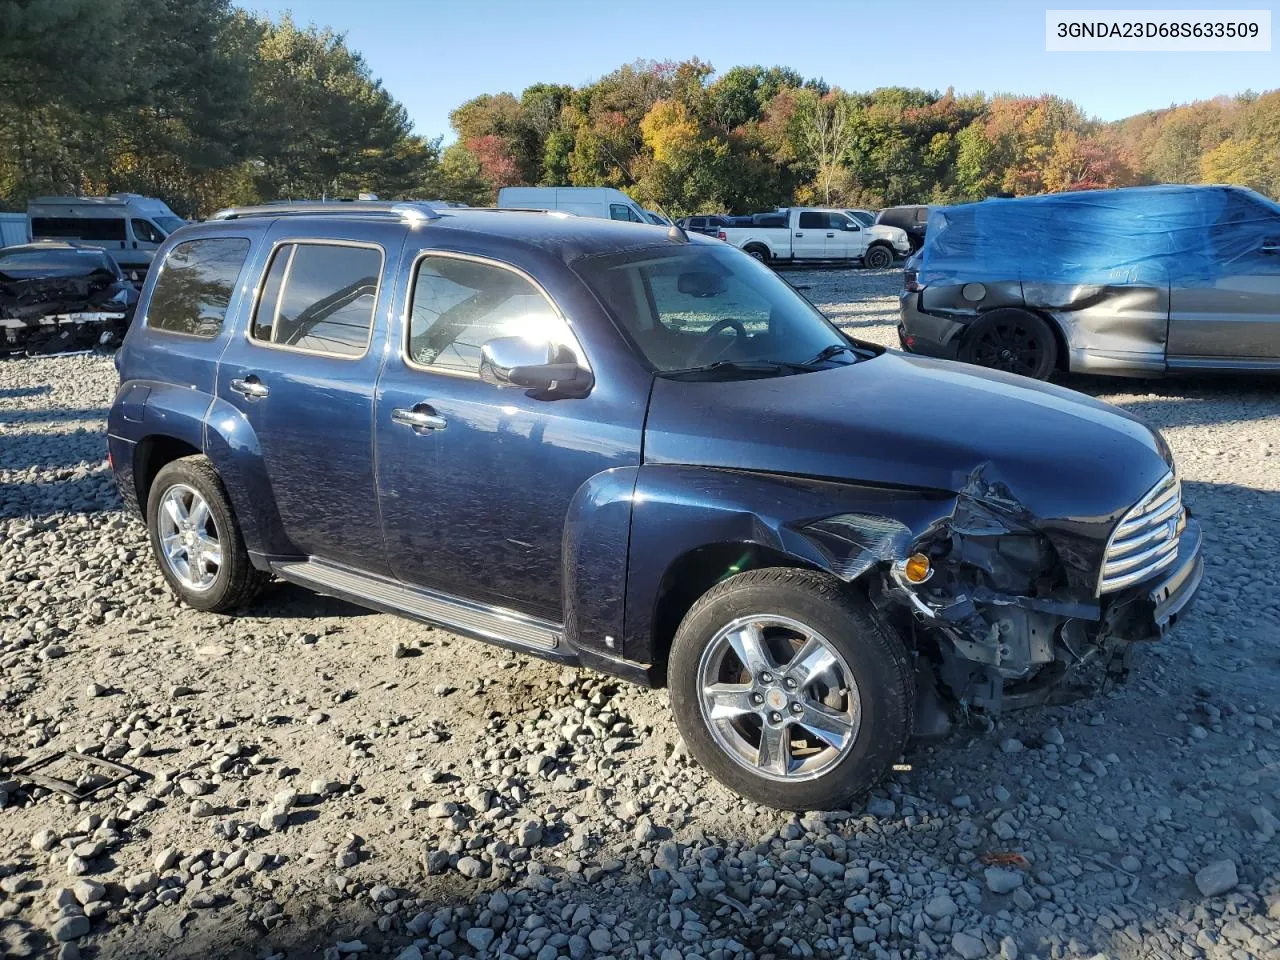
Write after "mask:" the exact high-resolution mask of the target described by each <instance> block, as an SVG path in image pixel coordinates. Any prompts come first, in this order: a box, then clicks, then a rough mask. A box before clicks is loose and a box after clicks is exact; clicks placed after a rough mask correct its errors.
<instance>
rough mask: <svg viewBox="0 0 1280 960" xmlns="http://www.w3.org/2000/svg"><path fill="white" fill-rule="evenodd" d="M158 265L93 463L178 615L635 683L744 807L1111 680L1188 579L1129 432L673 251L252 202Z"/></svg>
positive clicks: (664, 246)
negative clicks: (503, 650) (432, 627)
mask: <svg viewBox="0 0 1280 960" xmlns="http://www.w3.org/2000/svg"><path fill="white" fill-rule="evenodd" d="M157 263H158V264H159V267H158V269H155V270H153V271H152V273H151V275H150V276H149V278H148V280H147V284H146V287H145V289H144V291H143V294H142V299H141V302H140V307H139V312H138V317H139V320H138V321H137V322H135V323H134V325H133V327H132V329H131V331H130V333H129V335H128V337H127V338H126V340H125V343H124V345H123V347H122V348H121V350H120V352H119V354H118V356H117V365H118V367H119V370H120V379H121V384H120V390H119V393H118V394H117V397H116V400H115V404H114V406H113V408H112V410H111V415H110V422H109V433H110V448H111V460H112V464H113V467H114V470H115V476H116V480H117V482H118V483H119V486H120V490H121V492H122V494H123V496H124V497H125V499H126V500H127V501H129V502H131V503H133V504H135V505H136V506H137V507H139V508H140V510H141V512H142V513H143V515H144V516H145V518H146V521H147V525H148V527H149V529H150V533H151V542H152V545H153V547H154V550H155V554H156V559H157V562H158V563H159V564H160V567H161V569H162V570H163V571H164V575H165V577H166V578H167V580H168V582H169V583H170V585H171V586H172V587H173V589H174V591H175V592H176V593H177V594H178V595H179V596H180V597H181V598H182V599H183V600H184V601H185V602H186V603H188V604H190V605H191V606H193V607H197V608H199V609H202V610H216V611H226V610H231V609H233V608H235V607H237V606H240V605H243V604H245V603H246V602H248V601H249V600H250V598H252V597H253V596H254V594H255V593H256V592H257V591H258V589H259V588H260V587H261V586H262V584H263V583H265V582H266V581H267V580H268V579H270V578H271V577H273V576H275V577H280V578H283V579H285V580H290V581H293V582H295V583H299V584H304V585H306V586H308V587H311V588H313V589H315V590H317V591H319V592H323V593H326V594H332V595H335V596H339V597H344V598H347V599H349V600H353V601H355V602H357V603H361V604H364V605H367V606H369V607H373V608H376V609H379V610H384V611H390V612H394V613H399V614H403V615H405V616H409V617H414V618H417V619H420V620H424V621H429V622H431V623H436V624H441V625H444V626H446V627H448V628H449V629H452V630H456V631H458V632H460V633H464V634H468V635H471V636H473V637H477V638H480V639H482V640H486V641H490V642H493V643H498V644H502V645H504V646H508V647H513V648H515V649H518V650H521V651H525V652H528V653H533V654H537V655H540V656H544V657H549V658H552V659H555V660H559V661H563V662H566V663H571V664H581V665H584V666H589V667H593V668H595V669H598V670H602V671H605V672H608V673H611V674H615V675H617V676H619V677H623V678H626V679H628V680H633V681H636V682H639V683H652V684H661V683H665V684H667V685H668V686H669V687H670V690H671V701H672V706H673V709H674V711H675V715H676V719H677V721H678V723H679V726H680V729H681V731H682V733H683V735H684V737H685V739H686V741H687V743H688V746H689V748H690V750H691V751H692V752H693V754H694V755H695V756H696V757H697V758H698V759H699V760H701V761H702V763H704V764H705V765H706V766H707V767H708V768H709V769H710V770H711V771H712V772H713V773H714V774H715V775H716V776H717V777H719V778H720V779H721V780H722V781H724V782H725V783H726V784H728V785H730V786H731V787H733V788H735V789H736V790H738V791H740V792H741V793H742V794H745V795H746V796H749V797H751V798H753V799H755V800H758V801H760V802H763V803H767V804H772V805H775V806H778V807H785V808H792V809H816V808H824V807H832V806H839V805H842V804H844V803H846V802H847V800H848V799H849V798H850V796H851V795H853V794H854V793H856V792H857V791H859V790H861V789H863V788H865V787H866V786H868V785H869V784H870V783H872V782H873V781H874V780H875V778H876V777H878V776H879V775H880V774H882V773H883V772H884V771H885V770H886V769H887V768H888V767H889V766H890V765H892V764H893V763H894V762H895V761H896V760H897V759H898V758H899V757H900V755H901V751H902V750H903V747H904V745H905V743H906V742H907V740H908V738H909V736H910V735H911V734H912V732H913V730H914V731H916V732H928V731H935V732H936V731H937V730H938V729H945V721H946V718H947V713H946V708H947V707H948V706H956V707H959V708H962V709H965V710H973V709H979V710H984V711H987V712H989V713H995V712H998V711H999V710H1000V709H1001V708H1002V707H1003V708H1008V707H1011V706H1016V705H1023V704H1028V703H1038V702H1044V701H1045V700H1047V699H1049V698H1050V697H1054V696H1057V695H1059V694H1061V692H1062V691H1063V690H1065V689H1067V688H1069V687H1074V686H1075V685H1076V684H1075V682H1074V681H1073V678H1075V679H1076V680H1078V679H1079V676H1080V670H1081V667H1082V665H1084V664H1087V663H1089V662H1090V661H1093V662H1094V663H1098V664H1102V665H1106V666H1109V667H1111V668H1112V670H1113V672H1114V671H1123V669H1124V667H1125V665H1126V664H1127V662H1128V657H1129V654H1130V652H1131V651H1132V650H1133V649H1134V648H1135V646H1136V645H1137V643H1138V642H1139V641H1144V640H1150V639H1156V638H1158V637H1160V636H1161V635H1162V634H1163V633H1164V632H1165V631H1166V630H1167V629H1168V628H1169V627H1170V626H1171V625H1172V624H1173V622H1174V621H1175V619H1177V617H1178V616H1179V614H1180V613H1181V612H1182V611H1183V610H1184V609H1185V608H1186V606H1187V603H1188V602H1189V600H1190V599H1191V597H1192V595H1193V594H1194V592H1195V590H1196V587H1197V585H1198V583H1199V580H1200V577H1201V572H1202V569H1203V566H1202V562H1201V559H1200V555H1199V552H1200V542H1201V536H1200V531H1199V527H1198V525H1197V524H1196V523H1195V522H1194V521H1193V520H1191V519H1190V518H1189V515H1188V513H1187V511H1186V510H1185V509H1184V507H1183V504H1182V500H1181V492H1180V487H1179V484H1178V481H1177V479H1176V477H1175V475H1174V472H1173V463H1172V459H1171V457H1170V455H1169V451H1168V448H1167V447H1166V445H1165V444H1164V442H1163V440H1162V439H1161V438H1160V437H1159V435H1157V434H1155V433H1153V432H1152V431H1151V430H1149V429H1147V428H1146V427H1144V426H1143V425H1141V424H1140V423H1138V422H1137V421H1136V420H1134V419H1132V418H1130V417H1129V416H1127V415H1126V414H1124V413H1122V412H1120V411H1118V410H1115V409H1113V408H1111V407H1109V406H1107V405H1105V404H1103V403H1099V402H1097V401H1094V400H1091V399H1089V398H1086V397H1083V396H1080V395H1078V394H1075V393H1072V392H1070V391H1067V390H1063V389H1060V388H1057V387H1053V386H1049V385H1045V384H1039V383H1035V382H1033V381H1031V380H1027V379H1023V378H1020V377H1015V376H1012V375H1009V374H1001V373H997V372H994V371H986V370H980V369H977V368H973V367H964V366H960V365H958V364H952V363H948V362H945V361H936V360H928V359H923V358H914V357H907V356H904V355H902V354H899V353H896V352H892V351H886V350H883V349H881V348H879V347H874V346H871V345H868V344H865V343H861V342H858V341H854V340H850V339H849V338H847V337H845V336H844V335H842V334H841V333H840V332H839V331H838V330H836V329H835V328H834V327H833V326H832V325H831V324H830V323H828V322H827V321H826V320H825V319H824V318H823V317H822V315H821V314H819V313H818V311H817V310H815V309H814V308H813V307H812V306H811V305H810V304H809V303H808V302H806V301H805V300H804V299H803V298H801V297H800V295H799V294H797V293H796V292H795V291H794V290H793V289H792V288H791V287H790V286H788V285H787V284H786V283H785V282H784V281H783V280H781V279H779V278H778V277H777V276H775V275H774V274H773V273H772V272H771V271H770V270H769V269H768V268H766V267H764V266H761V265H760V264H758V263H756V262H755V261H754V260H752V259H751V258H750V257H748V256H746V255H745V254H743V253H741V252H740V251H738V250H735V249H734V248H732V247H729V246H727V245H725V244H723V243H720V242H718V241H716V240H712V239H709V238H705V237H700V236H697V235H687V234H685V233H684V232H683V231H682V230H680V229H679V228H678V227H671V228H662V227H655V226H641V225H635V224H621V223H612V222H610V221H603V220H592V219H586V218H577V217H570V216H565V215H562V214H547V213H532V212H512V211H488V210H467V209H449V210H447V211H446V210H441V211H436V210H433V209H432V208H430V207H429V206H426V205H424V204H385V203H363V204H316V205H296V204H294V205H279V206H269V207H256V208H247V209H237V210H229V211H224V212H223V213H221V214H219V215H218V216H217V217H215V218H214V219H212V220H210V221H208V222H205V223H202V224H198V225H194V226H189V227H184V228H183V229H181V230H179V231H178V232H177V233H175V234H174V235H173V236H172V237H171V238H169V240H168V241H167V242H166V243H165V245H164V247H163V248H162V250H161V251H160V254H159V256H158V258H157Z"/></svg>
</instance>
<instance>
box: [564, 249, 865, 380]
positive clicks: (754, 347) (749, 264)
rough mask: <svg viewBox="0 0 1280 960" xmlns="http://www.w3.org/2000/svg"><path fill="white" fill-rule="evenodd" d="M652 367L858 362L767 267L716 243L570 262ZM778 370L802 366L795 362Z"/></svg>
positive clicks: (845, 341) (676, 368) (837, 334)
mask: <svg viewBox="0 0 1280 960" xmlns="http://www.w3.org/2000/svg"><path fill="white" fill-rule="evenodd" d="M572 266H573V269H574V270H575V271H576V272H577V273H578V275H579V276H580V277H582V279H583V280H584V281H585V282H586V284H587V286H589V287H590V288H591V290H592V291H593V292H594V293H595V295H596V296H597V297H598V298H599V299H600V302H601V303H603V304H604V305H605V306H606V307H607V308H608V309H609V311H610V312H611V313H612V314H613V315H614V317H615V318H616V319H617V320H618V323H619V324H620V325H621V326H622V328H623V329H624V330H625V332H626V333H627V335H628V336H630V338H631V339H632V341H633V342H634V343H635V345H636V346H637V347H638V348H639V349H640V352H641V353H643V354H644V356H645V358H646V359H647V360H648V361H649V363H650V364H652V365H653V367H654V368H655V369H657V370H658V371H659V372H666V373H670V372H674V371H684V370H690V369H692V368H696V367H705V366H708V365H710V364H714V363H721V364H725V365H728V364H751V363H766V364H769V363H773V364H807V363H810V362H812V361H814V360H815V358H817V357H819V355H821V354H822V353H823V351H824V350H828V348H832V352H833V353H834V354H840V355H839V356H835V357H834V358H831V359H828V358H827V357H823V362H822V363H821V364H819V365H817V366H815V367H814V369H820V368H821V366H823V365H827V364H828V363H829V364H836V363H849V362H852V361H853V360H856V359H858V357H857V356H855V355H853V353H852V352H850V351H849V347H850V341H849V340H848V339H847V338H845V337H844V336H842V335H841V333H840V332H839V331H838V330H837V329H836V328H835V327H833V326H832V325H831V324H830V323H829V322H828V321H827V320H826V319H825V318H824V317H823V316H822V314H820V313H819V312H818V311H817V310H816V309H814V307H813V306H811V305H810V304H809V302H808V301H807V300H805V299H804V298H803V297H801V296H800V295H799V294H798V293H796V292H795V290H793V289H792V288H791V286H790V285H789V284H787V283H786V281H784V280H782V279H781V278H780V277H779V276H778V275H777V274H776V273H774V272H773V271H772V270H770V269H769V268H768V267H766V266H764V265H763V264H761V263H758V262H757V261H755V260H753V259H752V258H751V257H749V256H747V255H746V254H745V253H742V252H741V251H740V250H737V249H736V248H733V247H728V246H725V245H723V244H700V243H694V244H668V245H666V246H661V247H648V248H645V249H642V250H630V251H627V252H625V253H618V254H607V255H602V256H594V257H584V258H582V259H581V260H578V261H577V262H575V263H574V264H572ZM773 372H775V373H800V372H804V371H803V369H802V368H799V367H788V368H786V369H785V370H776V371H773Z"/></svg>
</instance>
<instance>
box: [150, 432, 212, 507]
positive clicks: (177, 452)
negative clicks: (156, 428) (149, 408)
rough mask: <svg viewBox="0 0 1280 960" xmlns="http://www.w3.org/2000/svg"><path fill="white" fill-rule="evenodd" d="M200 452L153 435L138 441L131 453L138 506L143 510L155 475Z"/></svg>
mask: <svg viewBox="0 0 1280 960" xmlns="http://www.w3.org/2000/svg"><path fill="white" fill-rule="evenodd" d="M200 453H201V451H200V450H199V449H198V448H197V447H195V446H193V445H192V444H190V443H188V442H187V441H186V440H179V439H178V438H177V437H170V436H167V435H164V434H153V435H151V436H149V437H144V438H143V439H141V440H139V441H138V444H137V446H136V447H134V451H133V483H134V487H135V489H136V491H137V494H138V505H139V506H140V507H143V508H145V506H146V503H147V498H148V497H149V496H150V494H151V484H153V483H154V482H155V479H156V475H157V474H158V473H159V472H160V471H161V470H163V469H164V468H165V467H166V466H168V465H169V464H170V463H172V462H173V461H175V460H181V459H182V458H183V457H191V456H198V455H199V454H200Z"/></svg>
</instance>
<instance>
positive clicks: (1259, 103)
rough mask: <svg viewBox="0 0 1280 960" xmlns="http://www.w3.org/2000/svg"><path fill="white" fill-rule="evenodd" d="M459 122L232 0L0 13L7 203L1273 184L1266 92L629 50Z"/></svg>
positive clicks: (813, 199) (346, 53) (723, 195)
mask: <svg viewBox="0 0 1280 960" xmlns="http://www.w3.org/2000/svg"><path fill="white" fill-rule="evenodd" d="M450 121H451V124H452V126H453V129H454V133H455V134H456V140H455V142H453V143H452V144H451V145H450V146H449V147H448V148H442V138H434V139H431V138H426V137H422V136H420V135H417V134H415V133H414V132H413V128H412V124H411V123H410V121H409V119H408V116H407V114H406V112H405V110H404V107H403V106H402V105H401V104H400V103H399V102H398V101H397V100H396V99H395V98H394V97H393V96H392V95H391V94H390V93H389V92H388V91H387V90H386V89H384V88H383V87H382V85H381V83H380V82H379V81H378V80H377V79H375V78H374V77H373V75H372V73H371V71H370V69H369V67H368V65H367V64H366V63H365V61H364V60H363V58H362V57H361V56H360V55H359V53H357V52H355V51H353V50H351V49H350V48H349V47H348V46H347V45H346V43H345V41H344V39H343V37H342V36H341V35H339V34H336V33H334V32H332V31H331V30H327V29H317V28H314V27H307V28H303V27H300V26H298V25H297V24H295V23H294V22H293V21H292V20H290V19H288V18H285V19H283V20H282V21H280V22H278V23H276V22H272V21H270V20H266V19H263V18H261V17H258V16H255V15H253V14H250V13H246V12H244V11H242V10H238V9H236V8H234V7H232V6H231V5H230V3H229V0H0V206H8V207H12V208H15V209H22V208H23V207H24V206H25V203H26V201H27V199H29V198H30V197H32V196H36V195H40V194H47V193H68V192H70V193H80V194H93V193H106V192H115V191H120V190H128V191H135V192H138V193H143V194H148V195H152V196H159V197H162V198H164V199H165V200H166V201H168V202H169V203H170V205H171V206H173V207H174V209H175V210H177V211H178V212H179V213H182V214H185V215H188V216H203V215H207V214H208V213H210V212H212V211H213V210H215V209H217V208H219V207H222V206H227V205H230V204H235V203H252V202H257V201H261V200H271V199H283V198H295V199H296V198H319V197H322V196H355V195H356V194H358V193H360V192H366V191H368V192H374V193H377V194H378V195H379V196H382V197H388V198H391V197H394V198H400V197H417V198H431V199H435V198H438V199H447V200H455V201H459V202H464V203H469V204H472V205H480V204H489V203H492V202H493V201H494V197H495V194H496V191H497V190H498V189H500V188H501V187H504V186H512V185H519V184H555V185H576V186H615V187H619V188H621V189H623V190H625V191H627V192H628V193H629V194H631V195H632V196H634V197H635V198H636V199H637V200H639V201H640V202H641V203H642V204H644V205H645V206H650V207H660V208H661V209H664V210H666V211H667V212H668V213H669V214H671V215H672V216H681V215H685V214H690V213H699V212H721V211H725V212H732V213H737V212H747V211H751V210H760V209H768V208H772V207H774V206H780V205H787V204H791V203H816V204H823V205H827V204H831V205H842V206H851V205H857V206H866V207H880V206H887V205H890V204H895V203H908V202H925V203H930V202H931V203H947V202H959V201H965V200H977V199H981V198H983V197H987V196H991V195H994V194H1000V193H1005V194H1015V195H1022V194H1031V193H1042V192H1053V191H1060V190H1070V189H1090V188H1097V187H1109V186H1125V185H1131V184H1138V183H1155V182H1175V183H1195V182H1227V183H1240V184H1245V185H1248V186H1252V187H1255V188H1256V189H1258V190H1260V191H1262V192H1264V193H1267V194H1269V195H1271V196H1277V195H1280V90H1274V91H1270V92H1268V93H1264V94H1261V95H1258V94H1252V93H1250V94H1245V95H1242V96H1237V97H1220V98H1217V99H1215V100H1211V101H1204V102H1199V103H1194V104H1190V105H1185V106H1178V107H1172V108H1170V109H1167V110H1157V111H1150V112H1147V113H1142V114H1139V115H1137V116H1134V117H1130V118H1128V119H1126V120H1122V121H1118V122H1115V123H1100V122H1098V121H1095V120H1092V119H1091V118H1089V117H1088V116H1087V115H1086V114H1085V113H1084V112H1083V111H1082V110H1081V109H1080V108H1079V107H1078V106H1076V105H1075V104H1073V103H1071V102H1070V101H1067V100H1064V99H1062V98H1059V97H1055V96H1050V95H1045V96H1038V97H1025V96H1011V95H997V96H991V97H988V96H984V95H982V94H969V95H959V94H956V93H955V92H954V91H952V90H947V91H945V92H937V91H926V90H919V89H910V88H902V87H889V88H881V89H878V90H873V91H870V92H865V93H858V92H850V91H845V90H842V89H839V88H837V87H832V86H830V85H828V84H827V83H825V82H824V81H822V80H821V79H817V78H805V77H803V76H802V75H801V74H800V73H798V72H796V71H795V70H792V69H790V68H787V67H760V66H738V67H734V68H732V69H730V70H727V71H726V72H724V73H721V74H716V73H715V72H714V71H713V69H712V67H711V65H710V64H707V63H703V62H701V61H699V60H689V61H684V62H669V61H664V62H651V61H637V62H635V63H631V64H626V65H623V66H621V67H619V68H618V69H617V70H615V71H613V72H612V73H610V74H608V75H607V76H604V77H602V78H600V79H599V80H597V81H595V82H593V83H590V84H586V85H583V86H580V87H573V86H566V85H559V84H535V85H533V86H530V87H528V88H527V89H525V90H524V91H522V92H521V94H520V95H519V97H517V96H515V95H513V94H511V93H496V94H484V95H482V96H478V97H475V98H473V99H471V100H468V101H467V102H465V103H463V104H462V105H461V106H459V107H458V108H457V109H456V110H454V111H453V113H452V114H451V115H450Z"/></svg>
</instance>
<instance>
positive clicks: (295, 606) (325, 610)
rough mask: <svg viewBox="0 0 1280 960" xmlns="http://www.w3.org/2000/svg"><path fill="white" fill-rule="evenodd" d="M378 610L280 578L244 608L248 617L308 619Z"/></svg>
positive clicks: (369, 613) (242, 612) (369, 614)
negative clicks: (319, 592) (327, 595)
mask: <svg viewBox="0 0 1280 960" xmlns="http://www.w3.org/2000/svg"><path fill="white" fill-rule="evenodd" d="M375 613H376V611H374V610H370V609H369V608H368V607H360V606H357V605H356V604H354V603H348V602H347V601H346V600H339V599H338V598H337V597H326V596H322V595H321V594H318V593H314V592H313V591H311V590H308V589H307V588H306V587H300V586H297V585H296V584H292V583H288V582H286V581H283V580H277V581H275V582H273V583H272V584H271V586H269V587H268V588H267V589H266V590H264V591H263V592H262V594H261V595H260V596H259V597H258V598H257V599H256V600H255V601H254V602H253V603H252V604H251V605H250V606H247V607H245V608H244V609H243V610H241V611H240V614H241V615H242V616H246V617H266V618H269V619H271V620H308V619H311V618H313V617H315V618H319V617H364V616H373V615H374V614H375Z"/></svg>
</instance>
